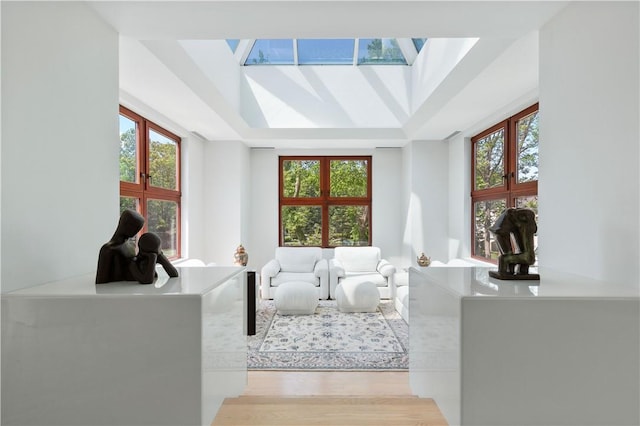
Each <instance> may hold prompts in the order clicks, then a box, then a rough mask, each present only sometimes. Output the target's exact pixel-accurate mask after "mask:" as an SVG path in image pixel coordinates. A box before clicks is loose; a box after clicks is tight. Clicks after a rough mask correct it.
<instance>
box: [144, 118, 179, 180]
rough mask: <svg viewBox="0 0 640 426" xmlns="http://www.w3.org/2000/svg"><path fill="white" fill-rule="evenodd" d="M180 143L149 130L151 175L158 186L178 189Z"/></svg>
mask: <svg viewBox="0 0 640 426" xmlns="http://www.w3.org/2000/svg"><path fill="white" fill-rule="evenodd" d="M177 154H178V144H177V143H176V141H174V140H173V139H169V138H168V137H166V136H165V135H163V134H160V133H158V132H155V131H153V130H151V129H150V130H149V175H150V177H151V185H152V186H155V187H157V188H165V189H178V179H177V174H178V163H177Z"/></svg>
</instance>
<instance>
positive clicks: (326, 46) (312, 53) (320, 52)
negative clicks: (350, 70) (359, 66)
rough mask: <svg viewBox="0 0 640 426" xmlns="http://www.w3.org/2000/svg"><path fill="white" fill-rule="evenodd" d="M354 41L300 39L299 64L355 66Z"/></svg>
mask: <svg viewBox="0 0 640 426" xmlns="http://www.w3.org/2000/svg"><path fill="white" fill-rule="evenodd" d="M354 44H355V41H354V39H352V38H350V39H300V40H298V64H300V65H314V64H321V65H340V64H348V65H351V64H353V46H354Z"/></svg>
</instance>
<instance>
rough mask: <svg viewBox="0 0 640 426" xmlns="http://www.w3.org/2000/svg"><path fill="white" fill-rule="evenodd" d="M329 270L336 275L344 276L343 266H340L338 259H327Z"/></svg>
mask: <svg viewBox="0 0 640 426" xmlns="http://www.w3.org/2000/svg"><path fill="white" fill-rule="evenodd" d="M329 270H330V271H331V273H332V274H333V275H335V276H336V277H344V276H345V272H344V266H342V262H340V261H339V260H338V259H329Z"/></svg>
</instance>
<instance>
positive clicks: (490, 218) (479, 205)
mask: <svg viewBox="0 0 640 426" xmlns="http://www.w3.org/2000/svg"><path fill="white" fill-rule="evenodd" d="M506 206H507V202H506V200H504V199H500V200H487V201H477V202H475V203H474V204H473V211H474V254H475V255H476V256H481V257H485V258H487V259H497V258H498V255H499V254H500V250H499V249H498V244H497V243H496V241H495V237H494V235H493V234H491V232H489V228H490V227H491V226H492V225H493V224H494V223H495V222H496V220H497V219H498V217H499V216H500V215H501V214H502V212H503V211H504V210H505V209H506Z"/></svg>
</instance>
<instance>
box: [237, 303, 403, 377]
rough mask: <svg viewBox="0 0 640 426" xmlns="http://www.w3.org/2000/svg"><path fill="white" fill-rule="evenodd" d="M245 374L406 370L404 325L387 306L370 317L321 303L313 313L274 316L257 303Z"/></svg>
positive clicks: (271, 307)
mask: <svg viewBox="0 0 640 426" xmlns="http://www.w3.org/2000/svg"><path fill="white" fill-rule="evenodd" d="M248 343H249V350H248V359H247V367H248V368H249V369H250V370H355V371H363V370H407V369H408V367H409V357H408V348H409V327H408V326H407V323H406V322H404V320H403V319H402V317H401V316H400V315H399V314H398V313H397V312H396V310H395V308H394V307H393V303H392V302H390V301H387V300H383V301H381V303H380V305H379V307H378V311H377V312H373V313H342V312H340V311H338V309H337V307H336V302H335V300H321V301H320V303H319V305H318V308H316V312H315V314H313V315H280V314H279V313H277V312H276V309H275V306H274V303H273V301H271V300H263V301H261V304H260V308H259V309H258V312H257V318H256V334H255V336H249V338H248Z"/></svg>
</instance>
